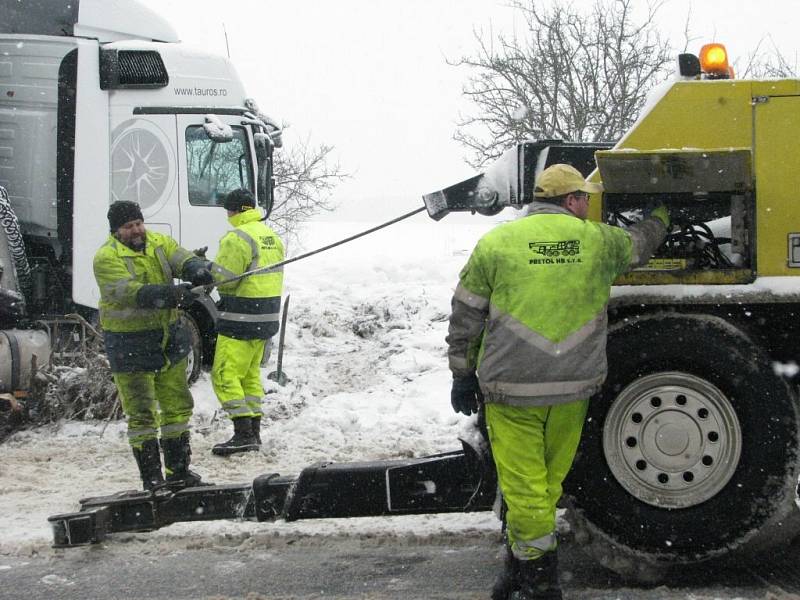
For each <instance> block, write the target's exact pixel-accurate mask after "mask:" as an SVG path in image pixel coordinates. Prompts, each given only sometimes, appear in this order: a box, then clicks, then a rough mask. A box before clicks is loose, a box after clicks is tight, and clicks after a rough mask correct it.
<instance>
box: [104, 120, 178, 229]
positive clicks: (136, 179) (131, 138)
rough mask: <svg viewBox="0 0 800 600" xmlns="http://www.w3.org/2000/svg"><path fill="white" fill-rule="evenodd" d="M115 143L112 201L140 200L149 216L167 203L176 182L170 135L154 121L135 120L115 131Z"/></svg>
mask: <svg viewBox="0 0 800 600" xmlns="http://www.w3.org/2000/svg"><path fill="white" fill-rule="evenodd" d="M112 137H113V141H112V142H111V201H112V202H114V201H116V200H132V201H133V202H138V203H139V206H141V208H142V214H143V215H144V217H145V218H147V217H150V216H152V215H154V214H155V213H157V212H158V211H159V210H160V209H161V207H162V206H163V205H164V204H165V203H166V202H167V200H168V199H169V197H170V194H171V193H172V188H173V185H174V183H175V167H174V165H175V161H174V159H173V153H172V147H171V144H170V141H169V138H168V137H167V136H166V134H164V132H163V131H161V129H160V128H159V127H158V126H157V125H155V124H154V123H152V122H151V121H145V120H143V119H132V120H130V121H125V122H124V123H122V124H121V125H120V126H119V127H117V128H116V129H115V130H114V133H113V134H112Z"/></svg>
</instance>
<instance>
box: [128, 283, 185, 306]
mask: <svg viewBox="0 0 800 600" xmlns="http://www.w3.org/2000/svg"><path fill="white" fill-rule="evenodd" d="M191 290H192V284H191V283H182V284H180V285H170V284H168V283H158V284H150V285H143V286H142V287H141V289H140V290H139V292H138V293H137V294H136V304H137V306H139V307H141V308H181V307H185V306H189V305H190V304H191V303H192V302H193V301H194V299H195V295H194V294H193V293H192V291H191Z"/></svg>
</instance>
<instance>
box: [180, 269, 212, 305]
mask: <svg viewBox="0 0 800 600" xmlns="http://www.w3.org/2000/svg"><path fill="white" fill-rule="evenodd" d="M210 274H211V273H209V275H210ZM193 287H194V285H193V284H191V283H180V284H178V285H173V286H172V294H173V296H174V297H175V306H176V307H177V308H186V307H187V306H189V305H190V304H191V303H192V302H194V301H195V298H197V296H196V295H195V294H194V292H192V288H193Z"/></svg>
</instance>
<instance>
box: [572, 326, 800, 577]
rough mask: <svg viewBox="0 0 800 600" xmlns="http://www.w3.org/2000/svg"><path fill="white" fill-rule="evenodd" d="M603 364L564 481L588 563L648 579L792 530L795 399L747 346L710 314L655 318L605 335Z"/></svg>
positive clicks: (799, 426) (783, 538)
mask: <svg viewBox="0 0 800 600" xmlns="http://www.w3.org/2000/svg"><path fill="white" fill-rule="evenodd" d="M608 358H609V372H608V378H607V379H606V382H605V384H604V385H603V387H602V389H601V391H600V392H599V394H597V395H596V396H595V397H593V398H592V400H591V401H590V404H589V414H588V417H587V422H586V426H585V428H584V436H583V438H582V441H581V447H580V449H579V452H578V456H577V457H576V460H575V465H574V468H573V471H572V473H571V474H570V477H569V479H568V481H567V482H566V486H565V487H566V493H567V495H568V504H569V506H570V510H569V511H568V517H567V518H568V519H569V520H570V522H571V524H572V527H573V531H574V532H575V536H576V539H577V540H578V542H579V543H580V544H581V545H582V546H583V547H584V548H585V549H586V550H587V551H588V552H589V553H590V554H592V555H594V556H595V558H597V559H598V560H599V561H600V562H601V563H602V564H604V565H605V566H606V567H608V568H610V569H612V570H614V571H617V572H618V573H620V574H621V575H623V576H628V577H632V578H636V579H639V580H646V581H651V582H652V581H655V580H657V579H658V578H659V577H660V576H661V575H663V574H664V573H665V572H666V569H667V567H669V566H672V565H680V564H684V565H685V564H690V563H697V562H702V561H707V560H710V559H713V558H717V557H721V556H724V555H726V554H728V553H731V552H737V553H743V554H745V555H746V554H752V553H755V552H756V551H763V550H764V549H765V548H769V547H774V546H777V545H780V544H784V543H787V542H788V541H789V540H791V539H792V538H793V537H795V536H796V535H797V533H798V532H800V515H799V514H798V511H797V508H796V506H795V489H796V487H797V480H798V465H797V458H798V445H799V444H798V435H799V434H798V432H799V431H800V423H799V420H798V419H799V417H798V406H797V400H796V398H795V395H794V394H793V393H792V391H791V390H790V388H789V387H788V385H787V384H786V382H785V381H784V380H783V379H781V378H780V377H779V376H777V375H775V374H774V373H773V370H772V367H771V364H770V361H769V360H768V357H767V356H766V355H765V353H764V352H762V351H761V350H760V349H759V348H758V347H756V346H755V345H754V343H753V342H752V340H750V339H749V338H748V337H747V336H746V335H745V334H744V333H743V332H741V331H740V330H739V329H737V328H735V327H734V326H732V325H731V324H729V323H727V322H726V321H724V320H722V319H719V318H716V317H710V316H700V315H679V314H660V315H652V316H647V317H642V318H639V319H635V320H631V321H627V322H625V323H620V324H619V325H618V326H616V327H614V328H613V329H612V330H611V331H610V332H609V341H608ZM762 557H763V555H762Z"/></svg>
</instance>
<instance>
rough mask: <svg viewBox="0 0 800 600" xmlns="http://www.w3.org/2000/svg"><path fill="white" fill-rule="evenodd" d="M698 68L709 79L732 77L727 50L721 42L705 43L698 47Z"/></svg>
mask: <svg viewBox="0 0 800 600" xmlns="http://www.w3.org/2000/svg"><path fill="white" fill-rule="evenodd" d="M700 68H701V70H702V71H703V73H705V74H706V77H708V78H710V79H732V78H733V69H732V68H731V66H730V65H729V64H728V51H727V50H726V49H725V46H723V45H722V44H706V45H705V46H703V47H702V48H700Z"/></svg>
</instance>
